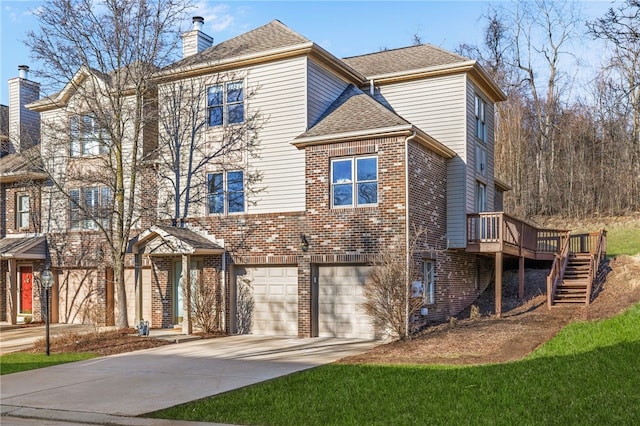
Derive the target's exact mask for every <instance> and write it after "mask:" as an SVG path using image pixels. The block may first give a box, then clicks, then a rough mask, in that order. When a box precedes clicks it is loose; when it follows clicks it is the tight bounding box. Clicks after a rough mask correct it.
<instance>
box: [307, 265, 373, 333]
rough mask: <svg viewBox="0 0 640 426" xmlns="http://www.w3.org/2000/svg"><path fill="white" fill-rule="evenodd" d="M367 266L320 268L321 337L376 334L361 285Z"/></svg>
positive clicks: (319, 324) (319, 319) (367, 274)
mask: <svg viewBox="0 0 640 426" xmlns="http://www.w3.org/2000/svg"><path fill="white" fill-rule="evenodd" d="M370 270H371V269H370V267H368V266H353V265H351V266H320V267H319V268H318V334H319V336H320V337H346V338H368V339H372V338H374V337H375V331H374V327H373V325H372V323H371V320H370V318H369V317H368V316H367V315H366V314H365V313H364V311H363V309H362V304H363V303H364V300H365V299H364V296H363V295H362V288H363V286H364V283H365V281H366V279H367V277H368V276H369V273H370Z"/></svg>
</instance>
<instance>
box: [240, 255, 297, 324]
mask: <svg viewBox="0 0 640 426" xmlns="http://www.w3.org/2000/svg"><path fill="white" fill-rule="evenodd" d="M236 277H237V279H236V284H237V285H238V295H239V296H238V297H240V293H241V292H240V286H241V285H243V284H242V283H241V282H242V281H244V282H245V283H247V285H248V288H249V290H250V294H251V296H252V297H253V309H252V311H251V313H250V315H251V328H250V333H252V334H265V335H275V336H297V335H298V268H297V267H296V266H278V267H276V266H269V267H249V266H247V267H240V268H237V269H236ZM238 311H239V312H241V311H242V310H241V309H240V307H239V308H238ZM239 321H240V320H239Z"/></svg>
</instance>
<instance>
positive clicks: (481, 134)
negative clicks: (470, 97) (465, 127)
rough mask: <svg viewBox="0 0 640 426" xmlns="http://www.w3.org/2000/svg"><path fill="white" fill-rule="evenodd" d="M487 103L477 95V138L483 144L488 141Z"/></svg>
mask: <svg viewBox="0 0 640 426" xmlns="http://www.w3.org/2000/svg"><path fill="white" fill-rule="evenodd" d="M486 113H487V103H486V102H485V101H484V100H483V99H482V98H481V97H480V96H478V95H476V111H475V114H476V137H477V138H478V139H480V140H481V141H482V142H486V141H487V121H486Z"/></svg>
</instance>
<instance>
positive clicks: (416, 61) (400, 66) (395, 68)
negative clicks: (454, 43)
mask: <svg viewBox="0 0 640 426" xmlns="http://www.w3.org/2000/svg"><path fill="white" fill-rule="evenodd" d="M343 61H344V62H346V63H347V64H348V65H349V66H351V67H352V68H354V69H355V70H357V71H359V72H360V73H362V74H364V75H366V76H376V75H384V74H393V73H399V72H405V71H411V70H420V69H424V68H431V67H438V66H444V65H453V64H459V63H463V62H468V61H470V59H468V58H465V57H464V56H460V55H457V54H455V53H452V52H448V51H446V50H444V49H441V48H439V47H436V46H433V45H431V44H421V45H418V46H410V47H403V48H399V49H392V50H383V51H381V52H376V53H369V54H366V55H360V56H352V57H349V58H343Z"/></svg>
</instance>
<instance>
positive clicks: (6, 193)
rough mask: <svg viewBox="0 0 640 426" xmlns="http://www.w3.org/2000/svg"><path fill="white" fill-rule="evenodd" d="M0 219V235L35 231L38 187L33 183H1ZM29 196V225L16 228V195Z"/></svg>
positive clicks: (38, 200) (37, 229)
mask: <svg viewBox="0 0 640 426" xmlns="http://www.w3.org/2000/svg"><path fill="white" fill-rule="evenodd" d="M0 186H2V191H1V193H0V195H1V196H2V200H1V207H3V209H2V210H1V211H0V215H2V216H1V217H0V219H1V220H2V223H1V226H2V228H1V229H0V236H5V235H7V234H15V233H37V232H40V231H41V227H40V187H39V186H37V185H36V184H35V183H33V182H30V183H25V182H15V183H2V185H0ZM21 195H28V196H29V226H28V228H17V214H18V205H17V202H18V197H19V196H21Z"/></svg>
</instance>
